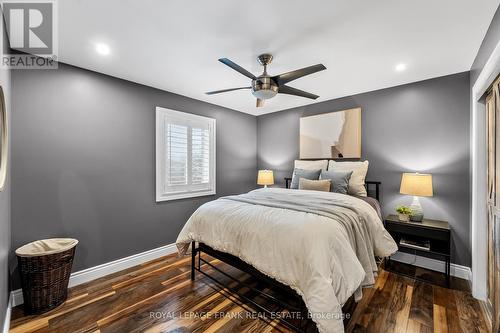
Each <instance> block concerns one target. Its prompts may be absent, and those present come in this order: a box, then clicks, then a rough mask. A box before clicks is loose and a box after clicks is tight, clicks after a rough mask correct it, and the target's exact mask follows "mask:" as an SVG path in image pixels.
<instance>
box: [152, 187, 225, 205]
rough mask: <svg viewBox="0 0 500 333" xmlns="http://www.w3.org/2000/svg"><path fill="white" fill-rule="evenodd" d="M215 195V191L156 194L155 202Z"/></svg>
mask: <svg viewBox="0 0 500 333" xmlns="http://www.w3.org/2000/svg"><path fill="white" fill-rule="evenodd" d="M215 194H216V193H215V190H209V191H200V192H187V193H172V194H157V195H156V202H163V201H172V200H179V199H188V198H196V197H204V196H209V195H215Z"/></svg>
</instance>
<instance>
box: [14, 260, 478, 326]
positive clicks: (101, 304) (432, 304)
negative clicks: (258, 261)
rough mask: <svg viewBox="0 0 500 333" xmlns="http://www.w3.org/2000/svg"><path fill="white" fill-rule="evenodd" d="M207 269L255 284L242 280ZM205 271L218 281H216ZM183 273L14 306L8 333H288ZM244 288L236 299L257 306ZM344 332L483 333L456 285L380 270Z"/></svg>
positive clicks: (112, 278) (139, 276)
mask: <svg viewBox="0 0 500 333" xmlns="http://www.w3.org/2000/svg"><path fill="white" fill-rule="evenodd" d="M211 262H212V263H213V264H215V265H216V266H217V267H219V268H223V269H224V270H227V271H230V272H231V273H232V274H235V275H238V274H239V275H241V278H242V279H245V280H246V282H247V283H249V284H251V285H257V283H256V282H255V281H252V278H250V277H249V276H246V275H244V274H242V273H238V272H237V271H236V270H235V269H232V268H230V267H227V265H225V264H223V263H221V262H219V261H217V260H212V261H211ZM205 269H206V270H207V271H210V273H211V274H214V275H215V276H217V277H218V278H220V279H221V280H224V278H225V277H224V276H223V275H222V274H219V273H217V272H214V270H210V269H208V268H205ZM417 270H420V273H421V274H426V275H427V277H431V278H432V277H433V276H434V275H435V276H439V275H437V274H433V273H432V272H429V271H425V270H423V269H417ZM189 273H190V258H188V257H185V258H177V257H176V256H175V255H171V256H167V257H164V258H160V259H158V260H155V261H152V262H149V263H146V264H143V265H140V266H136V267H133V268H131V269H128V270H125V271H122V272H118V273H115V274H112V275H109V276H107V277H104V278H101V279H98V280H95V281H92V282H89V283H87V284H84V285H80V286H77V287H74V288H72V289H70V295H69V298H68V300H67V301H66V303H65V304H63V305H62V306H60V307H59V308H57V309H55V310H53V311H50V312H48V313H45V314H43V315H40V316H24V315H23V313H22V307H16V308H14V309H13V313H12V322H11V332H12V333H19V332H36V333H48V332H64V333H66V332H67V333H69V332H71V333H84V332H94V333H96V332H101V333H111V332H119V333H134V332H149V333H153V332H176V333H177V332H219V333H224V332H264V333H270V332H289V330H287V329H286V328H285V327H283V326H282V325H280V323H279V322H278V321H276V320H274V321H271V322H270V323H268V322H265V321H264V320H262V319H258V318H255V317H254V316H251V315H250V314H249V313H248V312H247V311H246V310H245V308H244V307H247V306H248V305H242V306H240V305H237V304H236V303H234V302H233V301H231V300H230V299H228V298H227V297H226V296H228V297H231V296H230V294H229V293H228V292H227V291H224V290H222V291H219V289H218V288H217V287H216V286H215V285H214V284H213V283H212V282H211V281H210V280H209V279H208V278H206V277H204V276H202V275H201V274H197V277H196V281H195V282H194V283H192V282H191V281H190V279H189ZM259 287H262V286H259ZM244 289H245V287H243V288H242V289H241V290H240V292H245V293H248V294H247V296H249V297H252V298H254V299H255V300H258V299H259V297H258V296H257V295H253V294H252V291H251V290H250V289H249V288H247V289H248V290H244ZM260 301H262V299H260ZM346 331H347V332H397V333H400V332H402V333H404V332H408V333H410V332H411V333H413V332H417V333H418V332H422V333H423V332H450V333H455V332H463V333H469V332H487V328H486V324H485V321H484V319H483V316H482V312H481V310H480V305H479V303H478V302H477V301H476V300H474V299H473V298H472V296H471V295H470V292H469V291H468V290H467V283H466V282H465V281H464V280H459V279H453V281H452V289H446V288H443V287H439V286H436V285H432V284H429V283H424V282H416V281H414V280H413V279H409V278H406V277H403V276H400V275H397V274H394V273H390V272H388V271H385V270H383V269H381V270H380V274H379V277H378V279H377V282H376V285H375V286H374V288H370V289H365V290H364V296H363V299H362V300H361V302H360V303H359V304H358V306H357V307H356V310H355V311H354V313H352V315H351V319H350V321H349V324H348V326H347V329H346Z"/></svg>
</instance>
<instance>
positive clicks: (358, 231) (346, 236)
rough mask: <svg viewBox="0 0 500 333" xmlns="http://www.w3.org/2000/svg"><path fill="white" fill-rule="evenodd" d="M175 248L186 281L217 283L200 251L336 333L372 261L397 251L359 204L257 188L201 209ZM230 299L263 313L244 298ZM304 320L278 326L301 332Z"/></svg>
mask: <svg viewBox="0 0 500 333" xmlns="http://www.w3.org/2000/svg"><path fill="white" fill-rule="evenodd" d="M368 184H369V183H368ZM375 185H376V186H377V187H378V186H379V185H380V183H378V184H375ZM375 192H376V193H378V190H376V191H375ZM176 243H177V246H178V249H179V252H180V253H181V254H187V253H189V252H191V257H192V267H191V268H192V272H191V278H192V279H193V280H194V278H195V272H200V273H202V274H204V275H206V276H208V277H209V278H211V279H213V280H214V282H216V283H219V284H220V281H218V280H217V279H215V278H214V277H212V276H210V275H209V274H207V273H206V272H204V271H203V270H202V269H201V267H202V265H203V264H205V265H207V264H208V265H210V263H209V262H208V261H206V260H205V259H203V258H202V256H201V253H206V254H208V255H210V256H212V257H215V258H217V259H219V260H221V261H223V262H225V263H227V264H230V265H232V266H234V267H237V268H238V269H241V270H243V271H245V272H247V273H249V274H251V275H252V276H255V277H257V278H259V279H261V280H262V281H265V282H266V283H269V284H270V285H271V286H272V288H276V289H280V290H282V291H283V292H288V293H290V295H292V294H295V295H298V296H299V297H300V298H301V299H302V301H303V304H304V305H305V306H306V309H303V308H301V307H300V306H299V307H297V306H294V305H291V304H289V303H288V304H282V303H283V301H281V300H279V299H274V297H273V296H271V295H269V294H266V293H265V292H262V291H261V290H258V291H259V292H261V293H262V294H263V297H268V298H273V300H274V301H276V302H278V303H280V304H281V305H283V306H284V307H287V308H289V309H290V308H291V309H292V310H294V309H296V310H297V311H301V313H303V312H305V313H306V316H307V318H306V319H312V321H313V322H314V323H315V326H316V327H317V330H318V331H319V332H322V333H323V332H325V333H330V332H333V333H336V332H343V327H344V326H343V324H344V319H345V317H344V315H343V310H342V307H343V306H345V305H346V304H347V303H348V300H350V299H352V296H354V298H355V300H359V299H360V298H361V296H362V289H363V288H364V287H369V286H371V285H373V284H374V282H375V278H376V272H377V264H376V261H375V256H378V257H386V256H389V255H391V254H392V253H394V252H395V251H396V250H397V246H396V244H395V242H394V241H393V239H392V238H391V236H390V235H389V234H388V233H387V231H386V230H385V229H384V227H383V224H382V221H381V219H380V217H379V213H378V212H377V211H376V210H375V209H374V208H373V207H372V206H371V205H370V204H369V203H367V202H366V201H365V200H362V199H360V198H357V197H354V196H350V195H345V194H338V193H332V192H319V191H308V190H290V189H283V188H268V189H258V190H254V191H251V192H249V193H246V194H242V195H237V196H229V197H223V198H219V199H217V200H214V201H211V202H208V203H206V204H204V205H202V206H201V207H200V208H199V209H198V210H197V211H196V212H195V213H193V215H192V216H191V218H190V219H189V220H188V222H187V223H186V225H185V226H184V228H183V229H182V231H181V233H180V234H179V237H178V239H177V242H176ZM196 244H198V245H197V246H196ZM211 266H212V265H211ZM213 268H214V269H217V270H218V268H217V267H215V266H213ZM222 273H223V274H226V273H224V272H222ZM226 275H227V274H226ZM228 276H229V275H228ZM223 287H227V285H223ZM248 287H249V288H254V287H252V286H248ZM254 289H255V288H254ZM229 290H231V289H229ZM231 291H234V292H236V290H231ZM238 297H239V299H242V300H244V301H246V302H250V303H252V304H253V305H254V307H256V308H257V309H258V310H260V311H263V312H269V313H270V311H269V309H266V308H262V306H261V305H260V304H255V302H253V300H251V299H246V298H245V296H244V295H238ZM308 322H309V323H310V322H311V321H310V320H306V321H304V322H300V323H299V324H297V323H296V321H287V320H283V323H284V324H285V325H287V326H288V327H289V328H291V329H292V330H294V331H298V332H306V331H308Z"/></svg>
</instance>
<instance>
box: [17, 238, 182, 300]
mask: <svg viewBox="0 0 500 333" xmlns="http://www.w3.org/2000/svg"><path fill="white" fill-rule="evenodd" d="M175 252H177V247H176V245H175V244H169V245H165V246H162V247H158V248H156V249H152V250H149V251H146V252H141V253H138V254H134V255H131V256H130V257H126V258H121V259H118V260H115V261H111V262H108V263H105V264H102V265H98V266H94V267H90V268H87V269H84V270H81V271H78V272H74V273H71V277H70V278H69V287H74V286H77V285H79V284H83V283H86V282H89V281H92V280H95V279H98V278H101V277H103V276H106V275H109V274H112V273H116V272H119V271H122V270H124V269H127V268H130V267H133V266H137V265H140V264H143V263H145V262H148V261H151V260H154V259H158V258H160V257H163V256H166V255H169V254H172V253H175ZM11 299H12V303H11V305H12V307H14V306H18V305H20V304H23V302H24V301H23V292H22V290H21V289H16V290H14V291H12V292H11Z"/></svg>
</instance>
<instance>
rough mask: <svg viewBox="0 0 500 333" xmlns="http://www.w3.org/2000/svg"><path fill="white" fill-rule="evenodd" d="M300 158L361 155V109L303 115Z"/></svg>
mask: <svg viewBox="0 0 500 333" xmlns="http://www.w3.org/2000/svg"><path fill="white" fill-rule="evenodd" d="M300 158H301V159H302V158H361V108H355V109H349V110H342V111H335V112H330V113H324V114H320V115H316V116H309V117H302V118H300Z"/></svg>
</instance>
